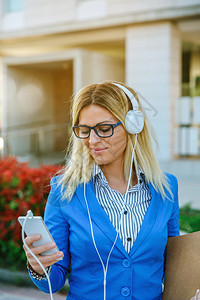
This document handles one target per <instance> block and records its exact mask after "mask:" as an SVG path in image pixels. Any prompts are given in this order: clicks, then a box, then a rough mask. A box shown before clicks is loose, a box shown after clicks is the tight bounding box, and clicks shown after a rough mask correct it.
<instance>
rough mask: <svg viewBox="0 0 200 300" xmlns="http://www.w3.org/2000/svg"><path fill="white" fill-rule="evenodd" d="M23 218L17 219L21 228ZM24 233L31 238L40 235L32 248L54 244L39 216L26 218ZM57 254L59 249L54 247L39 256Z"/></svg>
mask: <svg viewBox="0 0 200 300" xmlns="http://www.w3.org/2000/svg"><path fill="white" fill-rule="evenodd" d="M25 218H26V217H21V216H20V217H18V221H19V223H20V224H21V226H22V225H23V223H24V220H25ZM24 231H25V233H26V235H27V236H31V235H33V234H40V235H41V239H40V240H38V241H35V242H33V246H34V247H37V246H41V245H44V244H48V243H52V242H54V240H53V237H52V235H51V233H50V232H49V230H48V228H47V226H46V225H45V223H44V221H43V219H42V217H40V216H38V217H35V216H33V217H28V219H27V221H26V224H25V228H24ZM54 243H55V242H54ZM57 252H59V249H58V247H57V246H56V247H55V248H53V249H50V250H47V251H44V252H42V253H41V255H51V254H55V253H57Z"/></svg>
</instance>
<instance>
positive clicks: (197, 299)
mask: <svg viewBox="0 0 200 300" xmlns="http://www.w3.org/2000/svg"><path fill="white" fill-rule="evenodd" d="M190 300H200V291H199V289H198V290H197V291H196V294H195V295H194V297H192V298H191V299H190Z"/></svg>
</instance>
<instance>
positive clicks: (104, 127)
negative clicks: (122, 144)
mask: <svg viewBox="0 0 200 300" xmlns="http://www.w3.org/2000/svg"><path fill="white" fill-rule="evenodd" d="M120 124H122V122H118V123H116V124H100V125H96V126H94V127H90V126H86V125H77V126H73V127H72V129H73V132H74V134H75V136H76V137H77V138H79V139H87V138H88V137H89V136H90V132H91V130H92V129H93V130H94V132H95V133H96V135H98V136H99V137H102V138H107V137H110V136H112V135H113V133H114V128H116V127H117V126H119V125H120Z"/></svg>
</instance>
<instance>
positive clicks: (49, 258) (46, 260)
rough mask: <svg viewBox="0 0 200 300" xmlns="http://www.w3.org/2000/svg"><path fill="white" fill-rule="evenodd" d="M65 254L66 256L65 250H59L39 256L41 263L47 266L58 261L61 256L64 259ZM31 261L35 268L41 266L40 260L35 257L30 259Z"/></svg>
mask: <svg viewBox="0 0 200 300" xmlns="http://www.w3.org/2000/svg"><path fill="white" fill-rule="evenodd" d="M63 256H64V254H63V252H58V253H56V254H52V255H38V256H37V258H38V260H39V261H40V263H41V264H42V265H43V267H44V268H47V267H49V266H51V265H53V264H55V263H56V262H58V259H60V258H61V259H62V258H63ZM29 263H30V264H31V266H32V267H33V269H34V270H37V268H38V267H39V268H40V266H39V264H38V262H37V261H36V260H35V259H34V258H33V257H31V258H30V259H29Z"/></svg>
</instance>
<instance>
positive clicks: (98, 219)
mask: <svg viewBox="0 0 200 300" xmlns="http://www.w3.org/2000/svg"><path fill="white" fill-rule="evenodd" d="M76 195H77V197H78V199H79V201H80V202H81V205H82V206H83V208H84V210H85V211H86V213H87V214H88V210H87V206H86V202H85V199H84V185H83V184H82V185H80V186H79V187H78V188H77V190H76ZM86 199H87V202H88V207H89V211H90V215H91V219H92V221H93V222H94V223H95V224H96V225H97V226H98V227H99V228H100V229H101V230H102V232H103V233H104V234H105V235H106V236H107V237H108V238H109V239H110V240H111V242H112V243H114V241H115V239H116V235H117V231H116V229H115V228H114V226H113V225H112V223H111V221H110V219H109V217H108V215H107V214H106V212H105V211H104V209H103V208H102V207H101V205H100V204H99V202H98V200H97V198H96V196H95V192H94V183H93V181H92V180H91V181H90V182H89V183H88V184H86ZM115 246H116V247H117V248H118V249H119V250H120V251H121V252H122V253H123V254H124V255H125V256H126V257H127V258H128V253H127V252H126V250H125V248H124V246H123V244H122V241H121V239H120V238H119V236H118V238H117V241H116V243H115Z"/></svg>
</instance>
